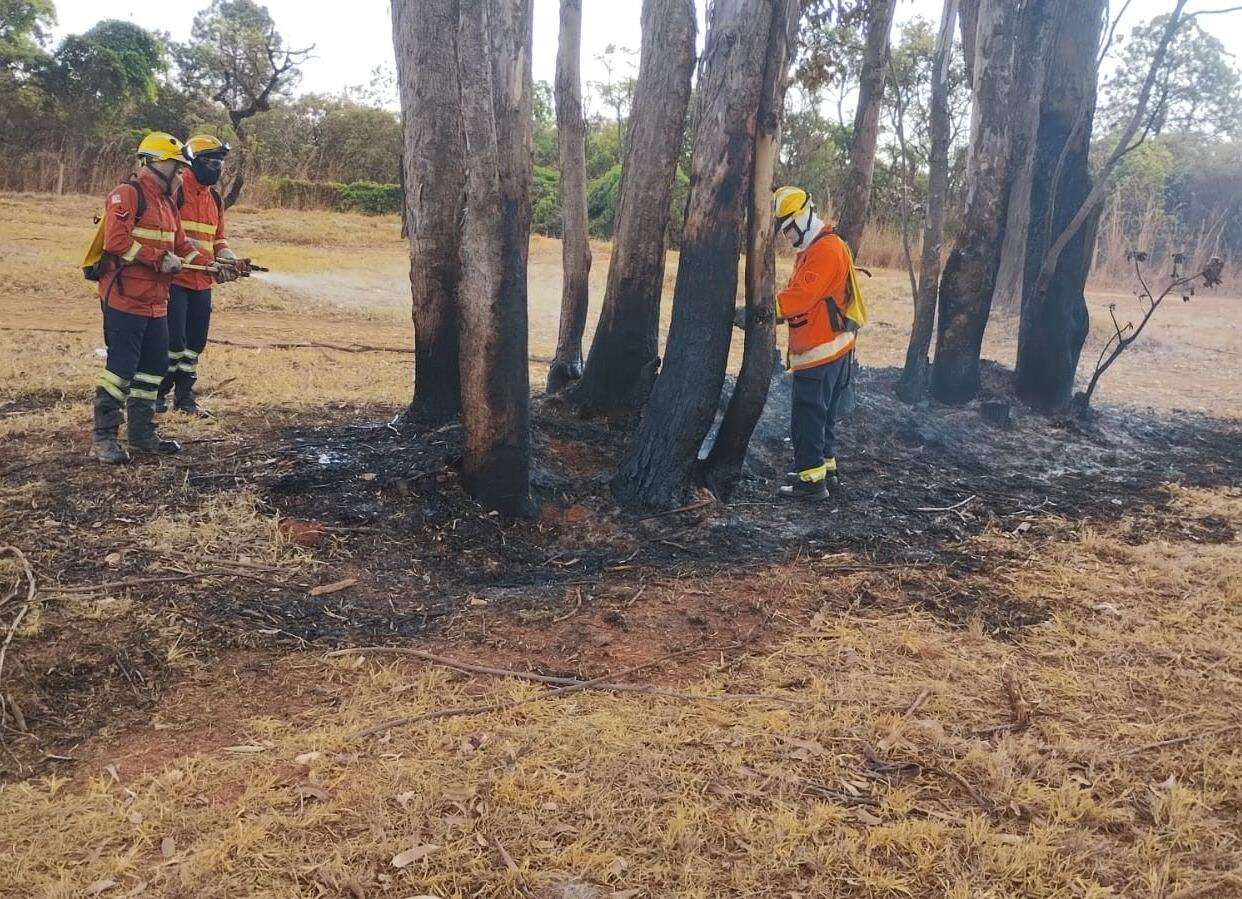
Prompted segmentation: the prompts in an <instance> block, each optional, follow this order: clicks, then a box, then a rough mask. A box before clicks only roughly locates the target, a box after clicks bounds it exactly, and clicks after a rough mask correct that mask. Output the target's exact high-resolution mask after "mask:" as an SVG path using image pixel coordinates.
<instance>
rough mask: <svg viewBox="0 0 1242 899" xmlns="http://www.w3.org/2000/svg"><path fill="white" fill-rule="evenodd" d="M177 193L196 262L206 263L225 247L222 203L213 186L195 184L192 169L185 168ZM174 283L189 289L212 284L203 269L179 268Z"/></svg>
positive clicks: (183, 226) (207, 287)
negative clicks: (182, 185) (180, 192)
mask: <svg viewBox="0 0 1242 899" xmlns="http://www.w3.org/2000/svg"><path fill="white" fill-rule="evenodd" d="M183 179H184V185H185V186H184V187H183V189H182V196H181V227H182V228H185V233H186V236H187V237H189V238H190V242H191V243H193V244H194V247H195V249H197V250H198V252H199V258H198V259H196V260H195V262H196V263H197V264H198V265H207V264H209V263H210V262H211V261H212V260H214V259H215V258H216V253H219V252H220V251H221V250H224V249H227V248H228V245H229V242H228V241H227V240H225V238H224V205H223V204H222V203H221V202H220V198H219V197H220V195H219V194H217V193H216V190H215V188H214V187H204V186H203V185H202V184H199V183H198V179H197V178H195V177H194V173H193V172H192V171H189V170H188V169H187V170H186V173H185V175H184V176H183ZM173 283H174V284H179V285H181V286H182V287H187V288H189V289H190V290H207V289H209V288H210V287H211V285H212V280H211V275H209V274H207V273H206V272H194V271H181V272H177V276H176V277H175V278H174V279H173Z"/></svg>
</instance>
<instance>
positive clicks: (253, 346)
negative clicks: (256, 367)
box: [209, 337, 414, 356]
mask: <svg viewBox="0 0 1242 899" xmlns="http://www.w3.org/2000/svg"><path fill="white" fill-rule="evenodd" d="M209 342H210V343H215V344H219V345H220V346H231V347H237V348H238V349H243V350H337V351H338V352H342V353H400V354H401V355H403V356H409V355H410V354H412V353H413V352H414V350H413V348H411V347H394V346H373V345H371V344H367V343H348V344H345V343H330V342H327V341H320V340H307V341H284V340H282V341H277V342H274V343H253V342H246V341H240V340H225V339H224V338H222V337H213V338H211V340H210V341H209Z"/></svg>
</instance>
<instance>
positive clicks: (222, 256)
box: [216, 247, 238, 265]
mask: <svg viewBox="0 0 1242 899" xmlns="http://www.w3.org/2000/svg"><path fill="white" fill-rule="evenodd" d="M216 259H218V260H220V261H221V262H227V263H229V264H230V265H233V264H235V263H236V262H237V261H238V260H237V256H236V255H235V254H234V253H233V251H232V250H230V249H229V248H228V247H225V248H224V249H223V250H221V251H220V252H219V253H217V254H216Z"/></svg>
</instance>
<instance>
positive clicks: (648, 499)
mask: <svg viewBox="0 0 1242 899" xmlns="http://www.w3.org/2000/svg"><path fill="white" fill-rule="evenodd" d="M775 2H776V0H716V3H714V4H713V6H712V7H711V18H710V24H709V30H708V36H707V48H706V49H705V51H704V57H703V59H704V63H703V67H702V72H701V76H700V78H701V80H700V82H699V84H700V86H701V90H702V95H703V98H704V106H703V117H702V121H701V123H700V125H699V130H698V134H697V136H696V138H695V142H694V151H693V153H692V156H691V185H690V201H689V204H688V207H687V212H686V227H685V232H684V235H683V238H682V246H681V264H680V265H679V266H678V269H677V285H676V288H675V290H674V297H673V320H672V326H671V328H670V329H669V335H668V343H667V346H666V353H667V359H666V361H665V364H664V366H663V368H662V370H661V371H660V375H659V377H658V378H657V379H656V383H655V387H654V388H653V390H652V393H651V399H650V401H649V402H648V403H647V406H646V408H645V409H644V411H643V415H642V420H641V421H640V422H639V425H638V428H637V429H636V431H635V432H634V435H633V437H632V438H631V440H630V444H629V446H628V447H627V449H626V453H625V457H624V459H623V460H622V462H621V466H620V470H619V471H618V472H617V475H616V477H615V478H614V479H613V492H614V493H615V495H616V496H617V499H618V500H619V501H620V502H621V503H622V504H623V505H627V506H631V507H649V508H652V507H654V508H669V507H672V506H675V505H678V504H679V503H680V502H681V501H682V499H683V498H684V496H685V494H686V492H687V490H688V489H689V487H690V486H691V484H690V476H691V471H692V469H693V467H694V463H695V459H696V457H697V454H698V450H699V447H700V445H701V444H702V442H703V438H704V436H706V434H707V431H708V428H710V427H711V423H712V419H713V418H714V417H715V413H716V409H717V407H718V405H719V402H720V388H721V387H722V386H723V384H724V375H725V364H726V361H727V357H728V353H729V340H730V336H731V330H732V321H733V307H734V303H735V300H736V297H737V266H738V254H739V252H740V250H741V238H742V218H743V212H744V208H745V204H746V199H747V196H748V192H749V191H748V189H749V186H750V181H751V169H752V166H751V161H752V156H753V150H754V135H755V131H756V118H757V116H758V111H759V97H760V93H761V90H762V82H763V75H764V63H765V58H764V57H765V55H766V52H767V47H768V32H769V27H770V24H771V21H772V8H773V6H774V4H775Z"/></svg>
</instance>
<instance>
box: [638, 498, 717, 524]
mask: <svg viewBox="0 0 1242 899" xmlns="http://www.w3.org/2000/svg"><path fill="white" fill-rule="evenodd" d="M715 503H716V499H715V497H712V498H710V499H701V500H699V501H698V502H697V503H691V504H690V505H688V506H682V507H681V508H679V509H668V510H666V511H664V512H656V513H654V514H652V515H644V516H643V517H642V518H639V519H638V520H639V521H651V519H653V518H664V517H666V516H668V515H678V514H680V513H682V512H697V511H698V510H699V509H706V508H707V507H708V506H712V505H715Z"/></svg>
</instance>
